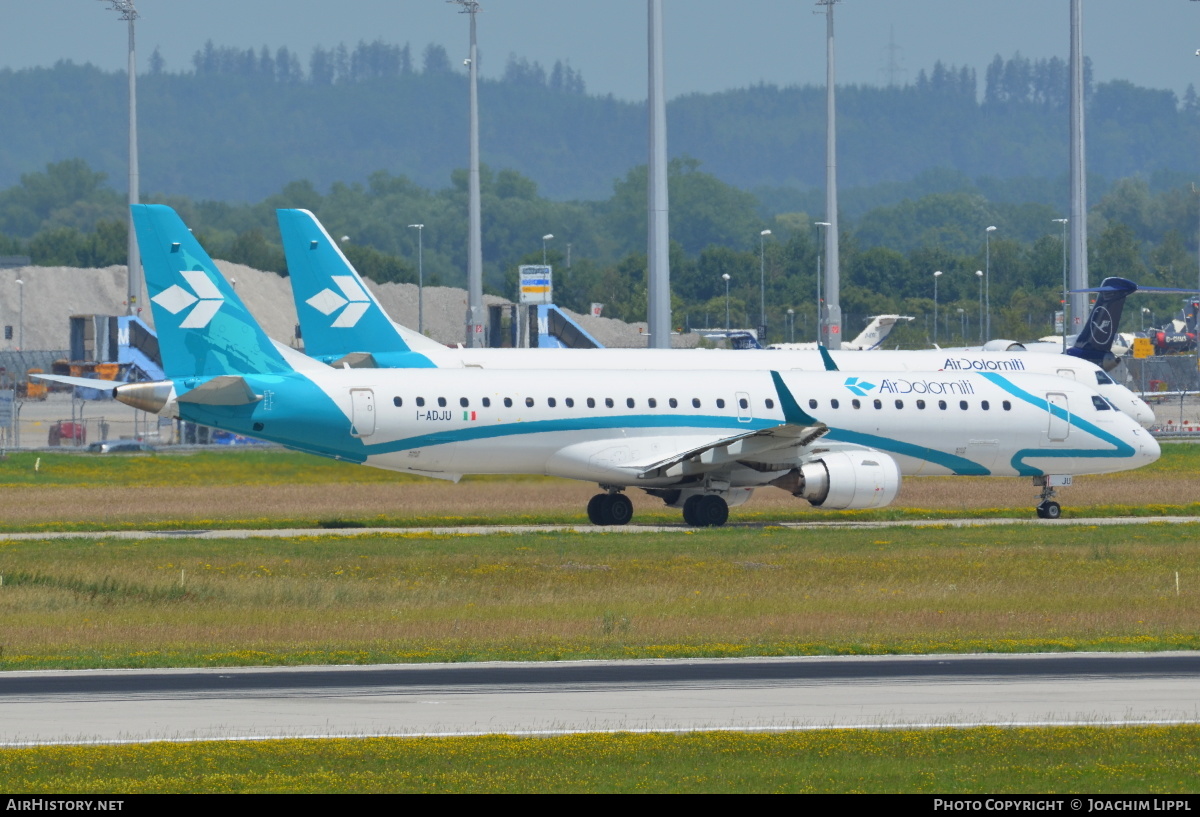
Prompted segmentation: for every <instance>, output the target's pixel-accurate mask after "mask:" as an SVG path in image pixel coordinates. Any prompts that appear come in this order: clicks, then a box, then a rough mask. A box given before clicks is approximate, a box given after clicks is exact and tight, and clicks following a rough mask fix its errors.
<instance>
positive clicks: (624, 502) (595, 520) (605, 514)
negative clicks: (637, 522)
mask: <svg viewBox="0 0 1200 817" xmlns="http://www.w3.org/2000/svg"><path fill="white" fill-rule="evenodd" d="M587 514H588V519H590V520H592V524H593V525H602V526H608V525H628V524H629V520H630V519H632V518H633V503H632V502H630V501H629V497H627V496H625V494H596V495H595V496H594V497H592V498H591V501H589V502H588V506H587Z"/></svg>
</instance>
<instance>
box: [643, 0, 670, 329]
mask: <svg viewBox="0 0 1200 817" xmlns="http://www.w3.org/2000/svg"><path fill="white" fill-rule="evenodd" d="M646 11H647V15H648V18H649V19H648V25H647V31H648V33H649V49H648V59H647V64H648V67H649V77H648V79H649V85H648V93H647V107H648V113H649V117H648V119H649V157H648V159H647V165H646V167H647V180H646V181H647V185H646V198H647V209H648V213H649V215H648V219H647V224H648V227H649V230H648V232H647V238H646V244H647V248H646V259H647V263H646V265H647V268H648V269H647V276H646V278H647V282H648V284H649V286H648V288H647V296H648V299H647V300H648V303H647V310H646V311H647V315H646V317H647V321H646V323H647V325H648V328H649V330H650V338H649V343H648V345H649V346H650V348H652V349H670V348H671V254H670V226H669V213H670V199H669V196H668V193H667V98H666V84H665V80H664V77H665V74H664V69H663V13H662V0H647V2H646Z"/></svg>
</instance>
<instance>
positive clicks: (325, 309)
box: [305, 275, 371, 329]
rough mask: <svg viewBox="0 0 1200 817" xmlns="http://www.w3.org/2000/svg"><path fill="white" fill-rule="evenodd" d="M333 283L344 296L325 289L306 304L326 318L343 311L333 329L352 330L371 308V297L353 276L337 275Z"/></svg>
mask: <svg viewBox="0 0 1200 817" xmlns="http://www.w3.org/2000/svg"><path fill="white" fill-rule="evenodd" d="M333 283H334V285H335V286H337V288H338V289H340V290H341V291H342V295H339V294H337V293H336V292H334V291H333V290H332V289H323V290H321V291H320V292H318V293H317V294H316V295H314V296H312V297H311V298H309V299H308V300H307V301H305V303H306V304H308V305H309V306H311V307H312V308H313V309H315V310H317V311H318V312H320V313H321V314H322V315H325V316H326V317H328V316H329V315H332V314H333V313H334V312H337V311H338V310H339V309H341V310H342V314H340V315H338V316H337V320H335V321H334V322H333V325H332V326H333V328H334V329H352V328H354V327H355V326H357V325H358V322H359V321H360V320H362V316H363V315H365V314H367V310H368V309H370V308H371V296H370V295H368V294H367V292H366V290H364V289H363V288H362V286H361V285H360V284H359V283H358V281H357V280H355V278H354V277H353V276H351V275H335V276H333ZM343 296H345V297H343ZM343 307H345V308H344V309H343Z"/></svg>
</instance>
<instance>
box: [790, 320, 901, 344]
mask: <svg viewBox="0 0 1200 817" xmlns="http://www.w3.org/2000/svg"><path fill="white" fill-rule="evenodd" d="M911 320H912V318H911V317H909V316H907V315H875V316H874V317H872V318H871V322H870V323H869V324H867V327H866V328H865V329H863V330H862V331H861V332H859V333H858V337H856V338H855V339H854V340H852V341H850V342H849V343H843V344H842V348H843V349H845V350H846V351H848V352H849V351H853V352H865V351H868V350H870V349H878V348H879V347H880V346H881V345H882V344H883V342H884V341H885V340H887V336H888V335H890V334H891V333H892V330H893V329H895V328H896V324H897V323H899V322H900V321H911ZM817 345H818V344H816V343H815V342H814V343H772V344H771V345H770V347H768V348H771V349H779V350H783V351H790V352H797V351H801V350H806V351H816V349H817Z"/></svg>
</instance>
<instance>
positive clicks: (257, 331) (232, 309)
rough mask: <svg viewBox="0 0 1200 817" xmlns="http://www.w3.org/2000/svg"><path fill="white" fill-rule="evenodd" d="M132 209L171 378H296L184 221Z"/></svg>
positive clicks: (164, 211)
mask: <svg viewBox="0 0 1200 817" xmlns="http://www.w3.org/2000/svg"><path fill="white" fill-rule="evenodd" d="M132 209H133V224H134V229H135V230H136V232H137V240H138V247H139V249H140V250H141V254H142V265H143V268H144V269H145V272H146V288H147V290H148V291H149V294H150V304H151V309H152V310H153V312H154V326H155V330H156V331H157V332H158V343H159V348H160V351H161V353H162V361H163V369H164V371H165V372H166V375H167V377H170V378H173V379H177V378H187V377H216V376H219V375H244V374H274V373H283V372H289V371H292V367H291V365H289V364H288V363H287V361H285V360H284V358H283V356H282V355H281V354H280V352H279V350H277V349H276V348H275V345H274V343H272V342H271V339H270V338H269V337H267V335H266V333H265V332H263V330H262V327H260V326H259V325H258V322H257V321H256V320H255V319H254V317H253V316H252V315H251V314H250V312H249V311H248V310H247V309H246V306H245V304H243V303H242V301H241V299H240V298H238V296H237V293H236V292H234V290H233V287H231V286H230V285H229V284H228V283H227V282H226V281H225V278H224V276H223V275H221V273H220V271H218V270H217V266H216V264H214V263H213V260H212V259H211V258H209V256H208V253H206V252H205V251H204V248H203V247H201V246H200V244H199V242H197V241H196V239H195V238H194V237H193V236H192V233H191V231H190V230H188V228H187V225H185V224H184V223H183V221H182V220H181V219H180V218H179V215H178V214H177V213H176V212H175V211H174V210H172V209H171V208H170V207H166V206H164V205H161V204H135V205H133V208H132Z"/></svg>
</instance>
